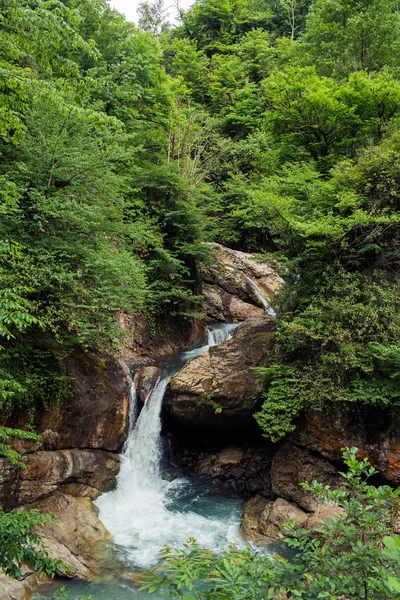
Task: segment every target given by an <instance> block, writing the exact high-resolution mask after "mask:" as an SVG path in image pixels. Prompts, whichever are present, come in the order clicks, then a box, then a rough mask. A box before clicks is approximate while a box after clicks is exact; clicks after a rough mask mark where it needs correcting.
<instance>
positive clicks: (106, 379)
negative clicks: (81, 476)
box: [10, 354, 131, 452]
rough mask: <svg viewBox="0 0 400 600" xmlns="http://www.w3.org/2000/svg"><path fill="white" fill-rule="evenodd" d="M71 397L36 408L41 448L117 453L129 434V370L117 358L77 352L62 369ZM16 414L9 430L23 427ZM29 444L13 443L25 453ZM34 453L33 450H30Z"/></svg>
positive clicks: (23, 420) (21, 420) (36, 425)
mask: <svg viewBox="0 0 400 600" xmlns="http://www.w3.org/2000/svg"><path fill="white" fill-rule="evenodd" d="M66 369H67V374H68V376H69V377H70V378H71V388H72V390H71V394H70V395H69V396H68V397H66V398H65V399H64V400H62V401H61V402H60V403H59V404H58V405H57V406H55V407H54V408H50V409H47V410H46V409H44V408H42V409H38V411H37V414H36V416H35V430H36V432H37V433H39V434H43V433H44V434H45V435H44V436H43V444H42V447H41V449H44V450H61V449H64V448H85V449H88V448H90V449H101V450H108V451H110V452H119V451H120V450H121V448H122V446H123V444H124V442H125V439H126V436H127V432H128V414H129V396H130V387H131V380H130V374H129V370H128V368H127V367H126V365H124V364H123V363H122V362H120V361H119V360H118V359H116V358H111V357H99V356H95V355H93V354H91V355H86V354H77V355H74V356H72V357H70V358H69V359H68V361H67V365H66ZM25 425H26V417H25V418H24V417H23V416H21V417H20V418H19V419H18V420H17V421H16V422H12V423H10V426H11V427H16V428H18V429H25V428H26V427H25ZM30 446H31V445H30V444H26V443H24V442H22V443H18V442H16V444H15V448H16V450H18V451H22V452H24V450H26V449H27V448H28V450H29V451H31V450H32V447H30ZM34 449H35V448H34Z"/></svg>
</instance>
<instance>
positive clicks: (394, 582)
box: [383, 535, 400, 593]
mask: <svg viewBox="0 0 400 600" xmlns="http://www.w3.org/2000/svg"><path fill="white" fill-rule="evenodd" d="M383 543H384V544H385V546H386V550H384V551H383V553H384V555H385V556H387V557H388V558H390V559H391V560H393V561H394V562H395V563H396V566H397V568H398V567H399V564H400V537H399V536H398V535H396V536H394V537H392V538H391V537H385V538H383ZM386 583H387V585H388V587H389V588H390V589H391V590H392V591H393V592H397V593H400V578H399V577H394V576H393V575H391V576H389V577H388V579H387V581H386Z"/></svg>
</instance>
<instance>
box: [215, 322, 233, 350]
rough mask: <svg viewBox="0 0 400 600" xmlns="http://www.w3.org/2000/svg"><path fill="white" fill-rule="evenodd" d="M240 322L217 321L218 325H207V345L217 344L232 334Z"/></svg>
mask: <svg viewBox="0 0 400 600" xmlns="http://www.w3.org/2000/svg"><path fill="white" fill-rule="evenodd" d="M239 325H240V323H218V325H209V326H208V327H207V329H208V347H209V348H210V347H211V346H218V345H219V344H222V343H223V342H226V341H227V340H230V339H231V337H232V336H233V332H234V331H235V329H237V328H238V327H239Z"/></svg>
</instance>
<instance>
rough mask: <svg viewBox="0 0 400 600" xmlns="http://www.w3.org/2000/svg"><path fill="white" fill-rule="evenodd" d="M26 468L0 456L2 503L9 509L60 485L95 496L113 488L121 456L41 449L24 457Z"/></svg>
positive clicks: (70, 490) (87, 451) (82, 494)
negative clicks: (10, 462) (21, 467)
mask: <svg viewBox="0 0 400 600" xmlns="http://www.w3.org/2000/svg"><path fill="white" fill-rule="evenodd" d="M23 460H24V464H25V468H24V469H20V468H18V467H13V466H11V465H10V464H9V462H8V461H7V460H6V459H1V460H0V505H1V506H2V507H3V508H4V509H5V510H9V509H12V508H14V507H15V506H19V505H21V504H31V503H33V502H36V501H37V500H40V499H41V498H44V497H47V496H50V495H51V494H53V493H54V492H55V491H56V490H57V489H63V490H65V491H68V492H69V493H70V494H72V495H76V496H89V497H91V498H92V499H94V498H96V497H97V496H98V495H99V494H100V492H105V491H109V490H111V489H113V488H114V487H115V484H116V478H117V474H118V471H119V465H120V458H119V456H118V455H116V454H112V453H111V452H104V451H102V450H58V451H54V452H46V451H38V452H34V453H32V454H27V455H25V456H24V457H23Z"/></svg>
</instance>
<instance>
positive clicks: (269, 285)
mask: <svg viewBox="0 0 400 600" xmlns="http://www.w3.org/2000/svg"><path fill="white" fill-rule="evenodd" d="M210 246H211V248H212V252H213V263H212V265H211V266H210V265H207V266H203V267H202V268H201V270H200V278H201V281H202V289H201V293H202V294H203V295H204V302H203V310H204V312H205V313H206V314H207V317H208V319H209V320H217V321H244V320H245V319H247V318H249V317H255V316H259V315H262V314H263V312H264V308H263V304H262V302H261V300H260V297H259V295H258V294H257V292H256V290H255V289H254V287H253V286H252V284H251V281H249V279H251V280H252V281H253V282H254V283H255V284H256V286H257V287H258V288H259V290H260V291H261V293H262V294H263V295H264V296H265V298H266V299H267V300H270V299H271V298H272V296H273V295H274V294H275V292H276V291H277V290H278V289H279V288H280V287H281V285H282V284H283V280H282V278H281V277H280V276H279V275H278V274H277V273H276V265H275V264H273V263H271V262H270V261H266V260H265V258H264V257H263V256H262V255H254V254H248V253H246V252H240V251H238V250H231V249H230V248H225V247H224V246H221V245H220V244H215V243H214V244H210Z"/></svg>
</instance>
